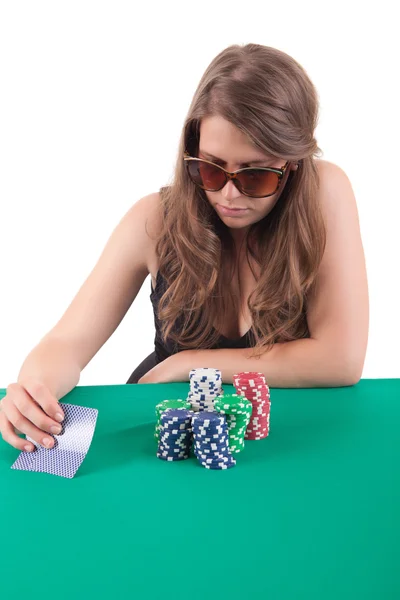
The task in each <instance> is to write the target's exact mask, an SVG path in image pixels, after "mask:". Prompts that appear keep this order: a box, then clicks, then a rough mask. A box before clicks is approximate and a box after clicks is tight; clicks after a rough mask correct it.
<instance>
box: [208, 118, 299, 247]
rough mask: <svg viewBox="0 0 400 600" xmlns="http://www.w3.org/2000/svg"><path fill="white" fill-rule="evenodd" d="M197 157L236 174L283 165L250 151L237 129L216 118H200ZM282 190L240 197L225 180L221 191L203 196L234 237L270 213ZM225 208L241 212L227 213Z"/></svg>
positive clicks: (277, 160) (235, 188)
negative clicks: (257, 168)
mask: <svg viewBox="0 0 400 600" xmlns="http://www.w3.org/2000/svg"><path fill="white" fill-rule="evenodd" d="M211 155H212V156H211ZM198 157H199V158H204V159H206V160H211V161H212V162H214V163H216V164H219V165H221V166H222V167H223V168H224V169H226V170H227V171H236V170H237V169H240V168H243V167H245V166H246V167H252V166H254V167H257V166H258V167H275V168H278V169H280V168H282V167H283V165H284V164H285V161H284V160H283V159H281V158H276V157H273V156H268V155H266V154H263V153H262V152H261V151H259V150H257V149H256V148H254V146H252V145H251V144H249V142H248V140H247V138H246V136H245V135H244V134H243V133H242V132H241V131H240V130H239V129H237V128H236V127H234V126H233V125H232V124H231V123H229V122H228V121H226V120H225V119H224V118H222V117H220V116H213V117H206V118H204V119H202V121H201V124H200V143H199V152H198ZM213 157H217V158H218V159H220V160H216V158H213ZM243 163H244V164H243ZM295 168H296V167H295ZM283 187H284V186H283V185H282V184H281V186H280V188H279V190H278V192H276V193H275V194H274V195H273V196H268V197H266V198H250V197H249V196H244V195H243V194H242V193H241V192H240V191H239V190H238V189H237V187H236V186H235V185H234V183H233V182H232V181H228V182H227V183H226V184H225V186H224V187H223V188H222V190H219V191H218V192H205V194H206V196H207V198H208V201H209V202H210V204H211V206H212V207H213V208H214V209H215V211H216V212H217V214H218V216H219V217H220V219H221V220H222V221H223V222H224V223H225V225H227V227H229V228H230V229H232V230H237V231H236V234H237V235H240V232H241V233H245V232H246V230H247V229H248V228H249V227H250V225H252V224H253V223H257V222H258V221H261V219H263V218H264V217H265V216H267V215H268V214H269V213H270V212H271V210H272V209H273V207H274V206H275V204H276V202H277V200H278V198H279V195H280V194H281V193H282V190H283ZM229 209H241V210H238V211H237V212H236V211H235V212H231V211H230V210H229ZM232 233H234V231H232Z"/></svg>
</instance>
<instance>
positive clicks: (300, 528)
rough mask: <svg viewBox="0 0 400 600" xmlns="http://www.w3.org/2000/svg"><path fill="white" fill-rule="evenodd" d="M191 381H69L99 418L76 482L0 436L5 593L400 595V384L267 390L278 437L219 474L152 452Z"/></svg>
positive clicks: (254, 444)
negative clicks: (165, 406) (35, 468)
mask: <svg viewBox="0 0 400 600" xmlns="http://www.w3.org/2000/svg"><path fill="white" fill-rule="evenodd" d="M224 389H225V392H226V393H232V392H234V388H233V387H232V386H230V385H224ZM188 390H189V384H185V383H175V384H165V385H164V384H143V385H120V386H78V387H76V388H75V389H74V390H72V391H71V392H70V393H69V394H68V395H67V396H65V397H64V398H63V399H62V402H69V403H72V404H78V405H81V406H89V407H93V408H97V409H98V411H99V414H98V421H97V427H96V431H95V434H94V437H93V442H92V445H91V447H90V450H89V453H88V454H87V457H86V459H85V460H84V462H83V464H82V466H81V467H80V469H79V471H78V473H77V475H76V476H75V478H74V479H64V478H62V477H57V476H54V475H48V474H45V473H33V472H26V471H15V470H13V469H11V468H10V467H11V464H12V463H13V462H14V460H15V459H16V458H17V456H18V454H19V451H18V450H15V449H14V448H12V447H10V446H8V445H7V444H5V443H4V442H3V443H0V498H1V514H0V517H1V527H0V540H1V560H0V573H1V579H0V597H1V598H2V599H3V598H4V599H7V600H8V599H9V598H17V597H18V598H24V597H26V598H29V599H30V600H35V599H36V598H43V597H47V596H51V597H53V598H57V599H64V598H71V599H77V598H79V599H80V598H108V597H112V598H128V597H132V598H138V599H142V598H143V599H147V598H158V599H161V600H163V599H165V598H167V599H170V598H171V599H172V598H174V599H180V598H182V599H185V600H187V599H190V598H195V599H197V598H199V599H200V598H208V599H214V598H221V599H225V598H229V599H236V598H257V599H258V598H268V599H271V600H286V599H290V600H302V599H307V600H314V599H318V600H330V599H335V600H337V599H340V600H346V599H350V598H351V599H352V600H354V599H362V600H369V599H372V598H373V599H379V600H387V599H396V600H398V599H399V598H400V578H399V557H400V555H399V539H400V535H399V534H400V517H399V510H400V477H399V473H400V469H399V465H400V444H399V427H400V380H395V379H380V380H368V379H363V380H361V381H360V382H359V383H358V384H357V385H356V386H353V387H347V388H332V389H271V430H270V435H269V437H268V438H266V439H264V440H261V441H248V442H246V447H245V449H244V451H243V452H242V453H240V454H239V455H237V464H236V466H235V467H234V468H232V469H228V470H225V471H210V470H207V469H205V468H203V467H202V466H201V465H200V464H199V463H198V462H197V460H196V459H195V458H190V459H189V460H184V461H179V462H174V463H170V462H165V461H162V460H159V459H158V458H157V457H156V455H155V454H156V446H157V444H156V441H155V439H154V437H153V432H154V424H155V413H154V407H155V405H156V404H157V403H158V402H160V401H161V400H164V399H166V398H185V397H186V394H187V392H188ZM4 395H5V390H4V389H3V390H0V398H1V397H3V396H4Z"/></svg>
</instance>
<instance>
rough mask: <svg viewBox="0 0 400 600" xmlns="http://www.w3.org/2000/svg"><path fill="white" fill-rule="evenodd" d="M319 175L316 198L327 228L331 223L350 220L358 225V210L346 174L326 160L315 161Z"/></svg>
mask: <svg viewBox="0 0 400 600" xmlns="http://www.w3.org/2000/svg"><path fill="white" fill-rule="evenodd" d="M316 163H317V169H318V174H319V180H320V183H319V189H318V198H319V201H320V205H321V208H322V211H323V213H324V216H325V218H326V221H327V225H328V226H329V224H330V223H332V221H333V220H334V221H336V222H337V223H339V222H341V221H342V222H343V220H344V219H350V220H351V221H352V222H353V226H354V225H358V208H357V201H356V197H355V195H354V190H353V187H352V184H351V181H350V179H349V177H348V175H347V173H346V172H345V171H344V170H343V169H342V168H341V167H340V166H339V165H337V164H335V163H333V162H330V161H328V160H317V161H316Z"/></svg>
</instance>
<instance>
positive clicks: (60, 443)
mask: <svg viewBox="0 0 400 600" xmlns="http://www.w3.org/2000/svg"><path fill="white" fill-rule="evenodd" d="M60 406H61V408H62V409H63V411H64V415H65V418H64V421H63V422H62V423H61V426H62V430H61V433H60V434H59V435H53V437H54V440H55V443H54V446H53V448H43V446H40V445H39V444H37V443H36V442H35V441H33V440H32V439H31V438H29V437H28V436H26V439H27V440H28V441H29V442H32V444H34V445H35V446H36V450H33V452H21V454H20V455H19V456H18V458H17V460H16V461H15V463H14V464H13V465H12V466H11V468H12V469H19V470H21V471H36V472H39V473H50V474H51V475H60V476H61V477H68V478H69V479H71V478H72V477H74V475H75V473H76V472H77V470H78V469H79V467H80V466H81V464H82V462H83V460H84V458H85V456H86V454H87V452H88V450H89V447H90V444H91V443H92V438H93V434H94V430H95V428H96V421H97V415H98V410H96V409H95V408H86V407H84V406H76V405H74V404H63V403H61V402H60Z"/></svg>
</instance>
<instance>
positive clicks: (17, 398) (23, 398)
mask: <svg viewBox="0 0 400 600" xmlns="http://www.w3.org/2000/svg"><path fill="white" fill-rule="evenodd" d="M13 399H14V406H15V407H16V408H17V409H18V411H19V413H21V415H22V416H24V417H25V418H26V419H27V420H28V421H30V422H31V423H33V424H34V425H36V427H37V428H38V429H41V430H42V431H47V432H48V433H51V434H53V435H57V434H59V433H60V431H61V425H60V423H59V422H58V421H55V420H53V419H51V418H50V417H49V416H48V415H47V414H46V413H45V412H43V410H42V409H41V407H40V406H39V404H37V403H36V401H34V400H32V398H30V397H29V395H28V394H27V393H26V392H24V390H23V389H22V388H20V389H18V390H15V393H14V396H13ZM60 411H61V408H60ZM7 416H8V418H9V419H10V421H12V419H11V417H10V414H8V415H7ZM12 422H13V423H14V425H15V427H17V428H18V429H20V427H19V426H18V425H16V424H15V422H14V421H12ZM21 431H22V433H27V432H26V431H24V430H22V429H21ZM32 437H33V436H32Z"/></svg>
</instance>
